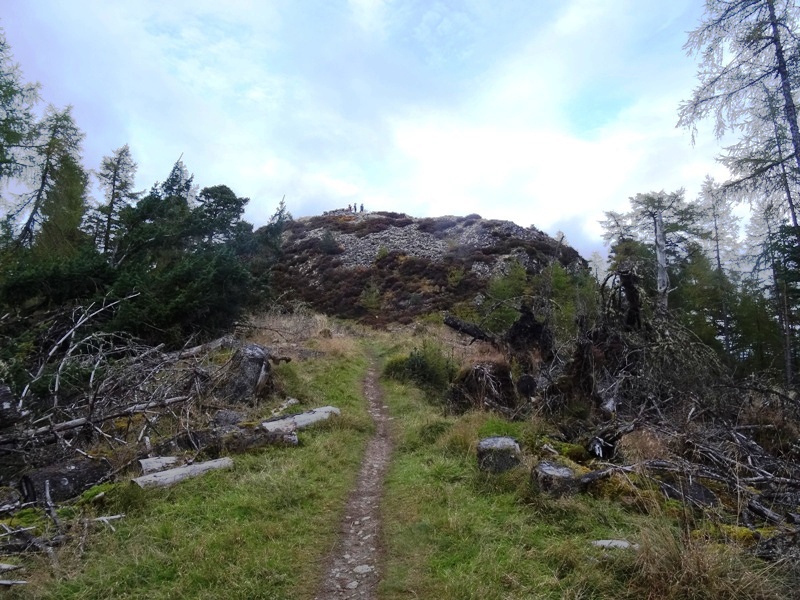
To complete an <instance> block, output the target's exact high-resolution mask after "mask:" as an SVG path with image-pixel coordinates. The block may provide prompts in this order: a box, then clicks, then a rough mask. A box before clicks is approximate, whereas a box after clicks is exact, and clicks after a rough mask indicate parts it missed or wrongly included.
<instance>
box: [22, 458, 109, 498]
mask: <svg viewBox="0 0 800 600" xmlns="http://www.w3.org/2000/svg"><path fill="white" fill-rule="evenodd" d="M110 472H111V465H110V464H109V463H108V462H106V461H105V460H89V459H86V460H77V461H72V462H68V463H62V464H57V465H52V466H50V467H44V468H42V469H36V470H35V471H31V472H30V473H28V474H27V475H25V476H23V477H22V479H21V480H20V484H19V485H20V491H21V492H22V496H23V498H24V499H25V502H45V483H46V482H47V481H49V482H50V499H51V500H52V501H53V502H60V501H62V500H69V499H70V498H74V497H75V496H77V495H78V494H80V493H81V492H83V491H84V490H87V489H89V488H90V487H92V486H93V485H95V484H96V483H97V482H98V481H100V480H101V479H102V478H103V477H105V476H106V475H108V474H109V473H110Z"/></svg>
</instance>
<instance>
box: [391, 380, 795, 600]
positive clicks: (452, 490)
mask: <svg viewBox="0 0 800 600" xmlns="http://www.w3.org/2000/svg"><path fill="white" fill-rule="evenodd" d="M384 387H385V391H386V400H387V403H388V404H389V406H390V408H391V411H392V414H393V416H394V421H393V423H394V427H395V437H396V446H395V454H394V457H393V465H392V468H391V470H390V474H389V478H388V485H387V490H386V496H385V500H384V505H383V514H384V527H385V545H386V550H387V552H386V554H387V564H386V567H385V577H384V581H383V582H382V587H381V592H382V594H381V596H380V597H381V598H382V599H383V600H398V599H411V598H436V599H437V600H449V599H453V600H456V599H458V600H464V599H470V598H476V599H481V600H492V599H497V600H500V599H503V600H508V599H514V598H519V599H523V598H525V599H530V598H552V599H562V598H575V599H577V598H630V599H633V598H637V599H638V598H653V599H655V598H674V599H676V600H677V599H679V598H687V599H688V598H708V599H709V600H710V599H719V598H729V599H731V600H732V599H734V598H765V599H766V598H774V599H777V598H782V597H785V596H783V595H782V593H781V591H780V586H779V584H778V583H776V578H775V577H774V575H775V572H774V571H771V570H769V569H768V568H767V569H765V568H764V566H763V565H758V564H756V562H755V561H754V560H752V559H751V560H748V559H747V558H746V557H744V556H743V555H742V553H741V552H740V551H738V549H736V548H731V549H725V550H722V551H721V550H720V547H719V546H716V545H714V544H710V543H705V542H703V541H702V540H693V539H691V537H689V536H686V535H684V532H683V530H682V529H681V528H680V527H678V526H677V523H675V522H674V521H671V520H669V519H668V518H667V516H666V514H663V513H660V512H659V511H658V510H655V511H653V512H651V513H650V514H644V513H643V512H642V511H641V509H640V510H628V509H625V508H624V507H623V506H622V505H621V504H619V503H615V502H613V501H609V500H604V499H599V498H593V497H591V496H587V495H579V496H575V497H571V498H559V499H554V498H549V497H546V496H539V495H535V494H534V493H533V492H531V488H530V486H529V484H528V482H529V474H530V469H531V466H532V463H533V459H532V457H530V456H528V457H527V458H526V460H525V461H524V464H523V465H522V466H520V467H518V468H517V469H514V470H512V471H510V472H508V473H505V474H502V475H497V476H491V475H487V474H484V473H482V472H480V471H479V470H478V469H477V464H476V459H475V446H476V443H477V441H478V439H479V438H480V437H483V436H485V435H495V434H505V435H514V436H515V437H518V438H520V439H522V440H524V439H525V438H526V437H530V435H531V432H530V431H529V430H530V429H531V428H532V427H533V425H531V424H525V423H506V422H504V421H502V419H498V418H497V417H494V416H491V415H489V414H486V413H475V412H473V413H468V414H466V415H463V416H461V417H458V418H452V417H444V416H442V415H441V413H440V412H439V410H438V409H436V408H435V407H434V406H432V405H431V403H429V402H427V401H426V399H425V397H424V395H423V392H421V391H419V390H418V389H415V388H411V387H409V386H404V385H402V384H401V383H398V382H393V381H388V380H384ZM524 446H525V444H523V447H524ZM607 538H614V539H628V540H631V541H637V542H640V543H641V544H642V550H641V552H634V551H631V550H620V551H609V550H601V549H598V548H595V547H593V546H592V545H591V542H592V541H593V540H598V539H607Z"/></svg>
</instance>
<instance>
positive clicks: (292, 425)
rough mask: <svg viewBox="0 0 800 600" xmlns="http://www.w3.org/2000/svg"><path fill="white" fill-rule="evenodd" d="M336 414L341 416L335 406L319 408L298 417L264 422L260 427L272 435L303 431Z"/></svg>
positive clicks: (293, 416)
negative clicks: (297, 430)
mask: <svg viewBox="0 0 800 600" xmlns="http://www.w3.org/2000/svg"><path fill="white" fill-rule="evenodd" d="M338 414H341V411H340V410H339V409H338V408H336V407H335V406H323V407H321V408H315V409H313V410H309V411H306V412H304V413H300V414H299V415H292V416H290V417H283V418H281V419H275V420H273V421H264V422H263V423H261V427H263V428H264V429H265V430H266V431H269V432H273V433H278V432H290V431H294V430H296V429H303V428H304V427H308V426H309V425H313V424H314V423H318V422H320V421H324V420H326V419H328V418H330V416H331V415H338Z"/></svg>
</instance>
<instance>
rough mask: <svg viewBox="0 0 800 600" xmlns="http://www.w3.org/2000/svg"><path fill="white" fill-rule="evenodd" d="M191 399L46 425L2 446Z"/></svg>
mask: <svg viewBox="0 0 800 600" xmlns="http://www.w3.org/2000/svg"><path fill="white" fill-rule="evenodd" d="M188 399H189V396H176V397H174V398H167V399H166V400H158V401H152V402H143V403H139V404H134V405H131V406H128V407H125V408H123V409H122V410H119V411H116V412H114V413H113V414H109V415H104V416H102V417H98V418H95V419H89V418H87V417H81V418H79V419H72V420H70V421H63V422H61V423H55V424H54V425H45V426H43V427H38V428H36V429H27V430H25V431H21V432H19V433H16V434H8V435H4V436H0V444H11V443H17V442H24V441H26V440H31V439H34V438H37V437H40V436H45V435H50V434H56V433H62V432H65V431H70V430H73V429H78V428H79V427H83V426H84V425H95V424H98V423H102V422H104V421H109V420H111V419H119V418H122V417H130V416H133V415H135V414H139V413H143V412H145V411H147V410H151V409H154V408H164V407H166V406H170V405H172V404H176V403H178V402H185V401H186V400H188Z"/></svg>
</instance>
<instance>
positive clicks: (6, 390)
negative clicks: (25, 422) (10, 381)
mask: <svg viewBox="0 0 800 600" xmlns="http://www.w3.org/2000/svg"><path fill="white" fill-rule="evenodd" d="M29 414H30V411H27V410H20V408H19V406H17V401H16V399H15V398H14V394H12V393H11V388H10V387H8V386H7V385H5V384H0V429H4V428H6V427H10V426H11V425H13V424H14V423H17V422H18V421H21V420H22V419H24V418H25V417H27V416H28V415H29Z"/></svg>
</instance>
